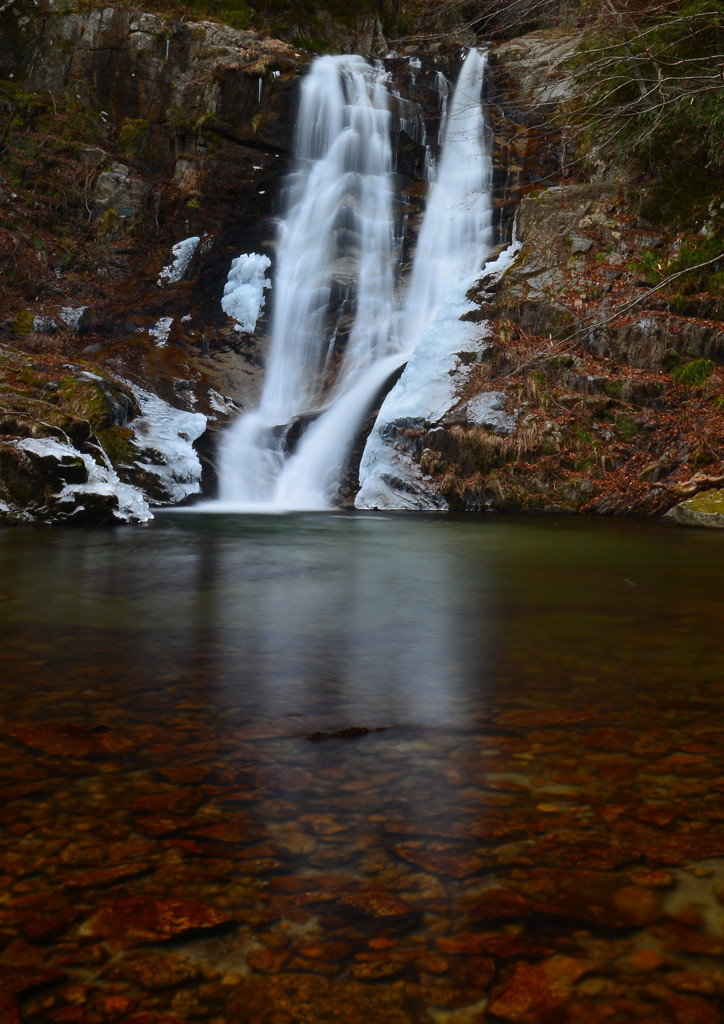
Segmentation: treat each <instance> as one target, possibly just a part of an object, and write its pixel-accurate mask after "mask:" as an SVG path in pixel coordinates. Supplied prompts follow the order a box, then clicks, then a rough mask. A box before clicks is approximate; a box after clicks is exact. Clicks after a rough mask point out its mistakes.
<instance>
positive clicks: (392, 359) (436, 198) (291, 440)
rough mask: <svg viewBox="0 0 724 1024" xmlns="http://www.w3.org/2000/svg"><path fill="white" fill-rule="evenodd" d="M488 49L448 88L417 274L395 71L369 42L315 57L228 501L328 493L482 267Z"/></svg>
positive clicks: (225, 491) (228, 455) (261, 504)
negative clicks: (370, 421)
mask: <svg viewBox="0 0 724 1024" xmlns="http://www.w3.org/2000/svg"><path fill="white" fill-rule="evenodd" d="M484 65H485V58H484V55H483V54H481V53H480V52H479V51H477V50H472V51H470V52H469V53H468V55H467V58H466V60H465V62H464V64H463V67H462V70H461V72H460V76H459V79H458V84H457V86H456V88H455V91H454V94H453V96H452V99H451V101H450V102H449V107H448V109H447V111H446V114H447V116H446V118H445V137H444V140H443V142H442V149H441V153H440V157H439V160H438V162H437V167H436V171H435V173H434V175H433V179H434V180H433V182H432V184H431V186H430V194H429V198H428V203H427V208H426V212H425V216H424V219H423V223H422V226H421V229H420V233H419V237H418V242H417V250H416V255H415V259H414V261H413V269H412V273H411V275H410V280H409V283H408V284H407V287H406V288H405V287H404V285H403V283H402V282H400V280H399V278H400V265H401V250H402V238H401V237H400V228H399V225H398V223H397V220H396V218H395V215H394V212H393V201H392V200H393V194H392V179H393V172H394V168H393V158H392V145H391V128H392V114H391V111H390V91H389V88H388V75H387V72H386V71H385V70H384V68H383V67H382V66H381V65H380V64H377V65H370V64H368V63H367V62H366V61H365V60H364V59H363V58H362V57H355V56H337V57H330V56H325V57H321V58H319V59H318V60H316V61H315V63H314V64H313V65H312V68H311V70H310V72H309V74H308V75H307V77H306V78H305V80H304V82H303V85H302V97H301V105H300V111H299V116H298V121H297V130H296V137H295V154H296V158H297V163H296V169H295V171H294V172H293V174H292V175H291V178H290V181H289V185H288V195H287V203H288V205H287V209H288V213H287V216H286V218H285V220H284V221H283V223H282V225H281V230H280V238H279V248H278V259H277V267H276V275H275V278H274V282H273V291H272V295H273V313H272V322H271V337H272V340H271V348H270V353H269V359H268V365H267V372H266V378H265V383H264V388H263V392H262V397H261V400H260V402H259V405H258V407H257V408H256V409H254V410H252V411H251V412H249V413H247V414H245V415H244V416H242V417H241V419H240V420H239V421H238V422H237V423H236V424H235V425H233V426H232V427H231V428H230V430H229V431H227V433H226V435H225V437H224V439H223V443H222V447H221V453H220V454H221V460H220V463H221V464H220V495H219V502H220V505H221V506H222V507H232V508H237V509H239V510H244V509H254V508H265V509H269V508H272V509H319V508H326V507H329V504H330V500H331V498H332V497H333V496H334V494H335V492H336V489H337V486H338V483H339V479H340V476H341V473H342V470H343V468H344V463H345V460H346V458H347V455H348V453H349V450H350V448H351V446H352V444H353V441H354V438H355V435H356V434H357V432H358V431H359V429H360V427H361V425H362V423H363V421H364V418H365V416H366V415H367V414H368V412H369V410H370V406H371V404H372V402H373V400H374V398H375V396H376V395H377V394H378V393H379V391H380V389H381V387H382V386H383V385H384V383H385V381H386V380H387V379H388V378H389V377H390V376H391V374H393V373H394V372H395V371H396V370H398V369H399V367H401V366H402V365H403V363H404V362H405V361H406V359H407V357H408V355H409V353H410V352H411V351H413V350H414V348H415V346H416V345H417V343H418V341H419V340H420V338H421V336H422V333H423V332H424V330H425V328H426V327H427V326H428V324H429V323H430V322H431V321H432V320H434V317H435V313H436V311H437V309H438V308H439V306H440V304H441V302H443V300H444V299H445V297H446V295H447V294H448V293H449V292H450V291H451V289H453V288H454V287H455V286H457V285H459V284H460V281H461V280H462V279H464V278H466V277H469V276H470V275H471V274H474V273H475V271H476V270H479V269H480V266H481V265H482V261H483V259H484V256H485V253H486V251H487V247H488V245H489V234H490V201H489V191H490V161H489V158H488V155H487V149H486V138H485V135H486V129H485V124H484V120H483V114H482V109H481V99H480V94H481V87H482V78H483V71H484ZM401 295H402V297H401Z"/></svg>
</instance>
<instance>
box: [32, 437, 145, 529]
mask: <svg viewBox="0 0 724 1024" xmlns="http://www.w3.org/2000/svg"><path fill="white" fill-rule="evenodd" d="M15 446H16V447H17V448H19V449H21V450H22V451H26V452H33V453H34V454H35V455H39V456H41V457H48V456H49V457H50V458H53V459H57V460H58V462H62V461H63V460H64V459H68V458H72V459H81V460H82V461H83V464H84V465H85V468H86V473H87V480H86V481H85V483H79V484H66V485H65V487H64V488H63V489H62V491H60V493H59V494H58V495H57V497H58V500H59V502H60V503H62V502H63V501H64V499H67V500H68V503H69V506H70V505H72V506H73V507H76V508H79V507H82V503H83V495H85V494H88V495H90V494H101V495H113V496H115V497H116V498H117V499H118V508H117V509H115V510H114V515H115V516H116V518H117V519H120V520H121V521H125V522H129V521H133V522H139V523H145V522H148V520H149V519H153V513H152V512H151V509H150V508H149V505H148V502H147V501H146V499H145V497H144V495H143V493H142V492H141V491H140V490H139V489H138V488H137V487H133V486H132V485H131V484H124V483H123V482H122V481H121V480H120V478H119V476H118V474H117V473H116V471H115V469H113V466H112V465H111V463H110V461H109V460H108V458H107V457H106V456H105V453H104V452H103V451H102V449H100V448H99V449H97V450H98V454H99V456H100V457H101V458H102V459H103V462H102V463H98V462H96V460H95V459H94V458H93V456H92V455H88V454H85V453H84V452H79V451H78V450H77V449H76V448H74V447H73V446H72V445H71V444H64V443H63V442H62V441H56V440H54V439H52V438H47V437H42V438H35V437H25V438H22V440H19V441H16V442H15Z"/></svg>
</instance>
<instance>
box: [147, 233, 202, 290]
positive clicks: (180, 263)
mask: <svg viewBox="0 0 724 1024" xmlns="http://www.w3.org/2000/svg"><path fill="white" fill-rule="evenodd" d="M200 241H201V238H200V236H199V235H192V236H191V238H184V239H183V240H182V241H181V242H177V243H176V245H174V246H172V248H171V255H172V256H173V261H172V262H171V263H169V265H168V266H167V267H164V268H163V270H162V271H161V273H160V274H159V275H158V282H157V283H158V285H159V286H160V287H163V285H165V284H175V283H176V281H180V280H181V278H182V277H183V276H184V274H185V273H186V271H187V270H188V268H189V263H190V262H191V259H192V257H193V255H194V253H195V252H196V249H197V246H198V244H199V242H200Z"/></svg>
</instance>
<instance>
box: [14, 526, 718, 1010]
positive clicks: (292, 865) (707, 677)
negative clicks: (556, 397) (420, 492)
mask: <svg viewBox="0 0 724 1024" xmlns="http://www.w3.org/2000/svg"><path fill="white" fill-rule="evenodd" d="M723 544H724V538H722V537H721V536H720V535H719V534H717V533H711V532H708V531H685V530H679V529H675V528H673V527H668V526H665V525H661V524H658V525H657V524H654V525H650V524H641V523H625V522H612V521H596V522H590V521H582V520H579V519H575V520H574V519H553V518H551V519H530V520H528V519H524V520H521V519H520V518H516V519H515V520H513V519H506V518H504V517H495V518H492V517H469V516H468V517H465V518H457V517H453V516H446V517H425V516H420V517H415V518H410V517H409V516H389V515H386V516H374V515H369V516H368V515H361V514H351V515H343V514H339V515H337V514H329V513H328V514H325V515H306V514H298V515H297V514H295V515H286V516H254V515H248V516H244V517H226V516H223V515H218V516H207V515H199V516H194V515H193V514H190V513H188V512H187V513H184V514H183V515H178V516H174V515H173V514H169V515H167V516H164V517H163V518H162V519H159V520H158V521H156V522H154V523H152V524H151V525H150V526H148V527H147V528H144V529H143V530H139V529H137V528H125V527H121V528H119V529H116V530H114V531H112V532H103V531H94V532H87V531H78V532H75V531H48V530H44V529H35V528H28V529H24V528H23V529H17V530H12V531H5V532H4V533H2V534H0V551H1V554H0V558H2V575H1V577H0V579H1V580H2V583H1V584H0V594H1V596H2V602H3V604H2V607H3V618H2V645H1V647H0V658H2V662H3V664H2V680H3V684H2V696H3V708H2V719H1V720H0V721H1V726H0V757H1V758H2V762H3V765H2V774H1V778H2V782H1V783H0V790H1V791H2V804H1V806H2V832H0V863H1V864H2V876H1V879H0V885H1V887H2V888H1V895H2V900H1V903H2V905H1V907H0V928H1V930H2V937H3V947H4V952H3V953H2V957H3V959H2V964H3V969H5V970H11V971H13V972H14V975H13V977H14V978H15V977H17V979H18V980H17V984H16V989H15V991H16V998H17V1000H18V1004H19V1006H20V1009H21V1013H22V1016H21V1019H22V1021H23V1022H25V1021H29V1022H40V1021H43V1022H45V1021H48V1020H53V1019H56V1017H55V1016H53V1014H55V1015H56V1016H57V1019H59V1020H60V1019H70V1017H69V1016H68V1014H69V1013H70V1009H72V1008H73V1007H74V1006H77V1005H78V1004H77V999H78V986H79V984H81V983H82V987H83V1000H84V1004H83V1005H84V1007H87V1008H88V1010H89V1012H91V1013H97V1014H101V1013H104V1012H106V1011H105V1009H104V1007H106V1004H107V1003H108V1000H121V1001H123V1000H126V1002H125V1003H124V1004H123V1005H125V1006H126V1007H127V1009H126V1013H127V1014H130V1013H131V1012H137V1013H139V1014H143V1013H145V1014H151V1015H153V1014H163V1013H166V1014H167V1015H168V1014H172V1015H175V1017H177V1018H178V1017H181V1019H183V1012H188V1007H189V1006H191V1005H193V1007H194V1010H193V1013H194V1019H199V1020H208V1021H212V1020H216V1019H219V1018H220V1017H224V1018H225V1019H226V1020H228V1021H230V1022H243V1021H246V1020H252V1019H253V1020H254V1021H255V1024H256V1022H257V1021H258V1022H262V1024H263V1022H265V1021H269V1022H271V1021H272V1020H279V1019H281V1016H280V1015H283V1013H285V1012H286V1013H287V1015H288V1017H289V1019H291V1020H293V1021H295V1024H296V1022H302V1021H304V1022H306V1021H307V1020H309V1021H310V1022H311V1021H313V1020H314V1021H319V1020H334V1021H340V1022H342V1021H347V1020H349V1021H352V1020H354V1021H359V1020H361V1019H369V1020H375V1021H381V1022H387V1021H390V1022H392V1021H394V1022H398V1021H403V1022H404V1021H414V1022H423V1021H424V1022H437V1021H449V1020H454V1021H456V1022H463V1024H464V1022H466V1021H471V1022H473V1021H479V1020H481V1019H483V1018H482V1017H481V1013H483V1012H485V1013H486V1014H488V1011H489V1016H490V1019H491V1020H496V1019H503V1020H506V1019H512V1018H511V1017H510V1014H511V1013H512V1012H513V1011H512V1009H511V1007H513V1005H514V1004H515V1005H517V1003H516V1002H515V1001H516V1000H518V999H520V998H522V996H521V992H522V991H523V990H525V992H526V993H527V995H526V997H525V998H526V999H528V1000H529V1001H530V1002H529V1003H528V1004H527V1005H529V1010H528V1011H527V1013H528V1017H527V1019H530V1020H533V1021H535V1020H539V1019H540V1020H544V1019H561V1020H562V1019H566V1018H565V1017H564V1013H565V1014H569V1016H570V1015H571V1014H573V1016H572V1017H571V1019H576V1017H575V1014H576V1013H578V1014H579V1016H580V1015H581V1014H582V1013H584V1011H585V1013H586V1014H587V1015H588V1019H597V1018H596V1017H595V1013H597V1012H598V1011H599V1010H601V1012H603V1008H610V1007H614V1008H615V1007H617V1006H619V1004H620V1007H621V1011H620V1012H622V1013H623V1012H624V1011H625V1013H626V1014H628V1016H627V1017H626V1019H627V1020H637V1019H642V1020H643V1019H644V1018H645V1013H648V1014H649V1018H650V1017H651V1014H652V1013H653V1014H654V1016H655V1018H656V1019H660V1020H662V1021H664V1020H669V1019H671V1020H674V1019H675V1017H674V1016H673V1010H672V1009H671V1007H672V1006H675V1005H677V1006H678V1005H679V1004H678V1003H677V1000H680V999H682V998H685V999H687V1000H693V1003H692V1006H693V1009H692V1006H690V1007H689V1009H690V1010H691V1012H692V1013H693V1012H694V1010H695V1009H696V1010H697V1013H698V1014H699V1016H698V1018H697V1019H701V1020H709V1019H714V1017H713V1016H712V1014H713V1013H714V1011H715V1003H716V999H717V998H718V997H717V996H716V995H714V994H712V993H715V992H716V991H718V990H717V989H716V985H717V984H718V982H717V978H718V977H719V974H718V973H717V969H716V967H715V966H714V965H715V963H716V958H717V957H719V956H720V955H721V950H722V949H723V948H724V917H723V915H722V910H721V902H720V896H719V895H718V894H720V893H721V891H722V886H723V885H724V826H723V824H722V815H721V792H722V782H721V780H722V778H723V777H724V771H723V770H722V769H723V768H724V765H723V764H722V762H723V760H724V754H723V753H722V751H724V743H723V742H722V740H723V739H724V726H723V725H722V722H723V721H724V717H723V716H722V711H723V710H724V643H723V642H722V639H721V622H722V618H723V616H722V612H723V610H724V609H723V607H722V605H723V603H724V598H723V596H722V595H723V594H724V586H723V583H724V579H723V577H724V569H722V565H723V564H724V563H723V561H722V558H721V554H722V545H723ZM345 730H346V731H345ZM367 730H369V731H367ZM692 971H695V973H696V975H697V978H698V980H699V982H700V984H699V987H698V988H697V990H696V993H695V994H694V993H692V990H691V988H688V989H686V993H687V994H685V995H682V989H681V985H682V984H683V982H682V981H681V978H682V977H683V976H684V975H686V976H690V975H691V972H692ZM33 972H35V973H33ZM43 972H45V973H43ZM159 978H164V979H166V981H167V982H168V984H167V985H166V987H159V985H158V984H157V982H158V979H159ZM685 980H686V978H684V981H685ZM39 986H40V987H39ZM8 998H11V997H8ZM12 998H15V997H12ZM536 1000H537V1002H536ZM551 1000H552V1001H553V1002H552V1003H551ZM694 1004H696V1005H694ZM108 1005H110V1004H108ZM114 1005H115V1004H114ZM118 1005H119V1006H120V1005H121V1004H120V1003H118ZM551 1005H552V1006H553V1010H551V1009H550V1006H551ZM687 1005H688V1004H687ZM546 1006H547V1007H548V1009H547V1010H546V1009H545V1007H546ZM184 1007H187V1011H184V1010H183V1008H184ZM250 1007H251V1008H253V1014H252V1016H249V1013H250V1012H251V1010H250V1009H249V1008H250ZM697 1007H698V1009H697ZM486 1008H487V1009H486ZM63 1013H65V1014H66V1016H65V1017H63V1016H62V1014H63ZM546 1013H548V1018H546V1017H545V1014H546ZM551 1013H553V1018H551ZM555 1014H558V1017H556V1016H555ZM11 1019H12V1018H11ZM150 1019H152V1016H151V1018H150ZM485 1019H488V1018H487V1016H486V1017H485Z"/></svg>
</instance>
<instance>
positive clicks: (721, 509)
mask: <svg viewBox="0 0 724 1024" xmlns="http://www.w3.org/2000/svg"><path fill="white" fill-rule="evenodd" d="M674 519H675V520H676V522H677V523H679V524H680V525H682V526H708V527H714V529H719V530H724V490H718V491H702V493H701V494H697V495H695V497H693V498H689V500H688V501H682V502H681V504H680V505H677V506H676V508H675V509H674Z"/></svg>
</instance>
